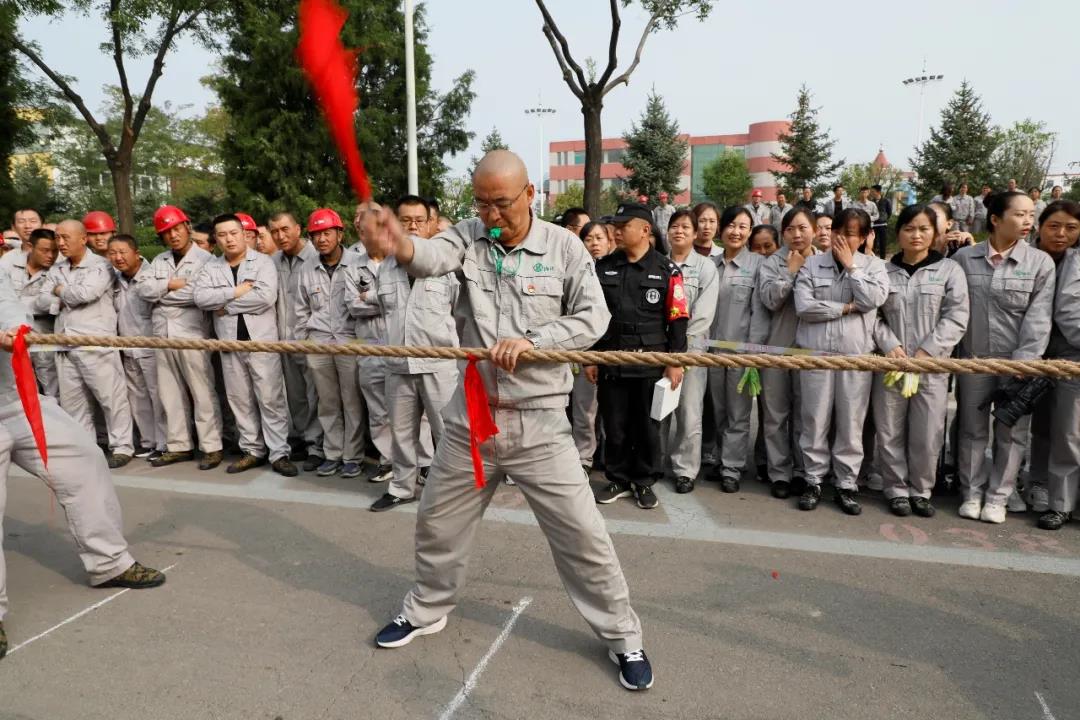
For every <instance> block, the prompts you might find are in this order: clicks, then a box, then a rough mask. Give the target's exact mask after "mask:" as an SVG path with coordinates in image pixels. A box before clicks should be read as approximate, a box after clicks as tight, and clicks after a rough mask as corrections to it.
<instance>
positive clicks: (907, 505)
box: [844, 497, 911, 517]
mask: <svg viewBox="0 0 1080 720" xmlns="http://www.w3.org/2000/svg"><path fill="white" fill-rule="evenodd" d="M844 512H847V510H845V511H844ZM889 512H891V513H892V514H893V515H896V516H897V517H907V516H908V515H910V514H911V501H910V500H908V499H907V498H906V497H894V498H893V499H892V500H890V501H889ZM853 514H855V515H858V513H853Z"/></svg>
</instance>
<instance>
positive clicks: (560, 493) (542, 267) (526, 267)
mask: <svg viewBox="0 0 1080 720" xmlns="http://www.w3.org/2000/svg"><path fill="white" fill-rule="evenodd" d="M473 192H474V195H475V198H476V201H475V209H476V211H477V213H478V214H479V217H477V218H470V219H468V220H464V221H462V222H460V223H458V224H457V225H455V226H453V227H452V228H450V229H449V230H447V231H446V232H443V233H440V234H438V235H436V236H435V237H434V238H431V239H430V240H427V241H423V240H419V239H417V238H414V237H410V236H409V235H408V234H407V233H406V232H405V231H404V230H403V229H402V227H401V224H400V223H399V222H398V220H397V218H395V217H394V215H393V214H392V213H391V212H390V211H389V210H386V209H383V210H380V211H378V212H373V213H368V215H367V218H366V223H365V228H366V229H365V236H366V237H368V238H370V240H369V242H371V243H373V244H375V245H377V246H379V248H380V252H381V253H384V254H385V255H387V256H394V257H395V258H396V259H397V262H399V263H400V264H401V265H402V266H403V267H404V268H406V269H407V270H408V272H409V274H410V275H411V276H413V277H415V278H417V282H419V279H420V278H429V277H439V276H442V275H445V274H446V273H453V274H454V275H455V276H456V277H457V280H458V282H460V283H461V292H460V294H459V296H458V301H457V302H456V303H455V306H454V311H455V316H456V319H457V322H458V324H459V327H460V333H461V344H462V345H463V346H468V347H487V348H490V351H489V352H490V358H491V359H490V361H486V362H482V363H480V364H479V365H478V366H477V369H478V370H479V373H480V376H481V379H482V382H483V385H484V388H485V390H486V393H487V396H488V400H489V402H490V404H491V409H492V411H493V415H494V421H495V424H496V425H497V426H498V428H499V432H498V434H497V435H495V436H494V438H492V439H491V440H488V441H487V442H485V443H482V444H481V445H480V446H479V453H480V455H481V457H482V459H483V465H484V474H485V476H486V478H487V483H486V485H485V486H484V487H483V488H482V489H480V490H477V488H476V486H475V484H474V483H475V480H474V476H473V464H472V457H471V451H470V440H469V439H470V426H469V423H468V420H467V417H468V416H467V411H466V401H465V393H464V390H463V387H462V386H460V385H459V386H458V387H457V389H456V392H455V394H454V398H453V399H452V400H451V401H450V405H449V406H448V409H447V412H445V413H444V422H445V432H444V434H443V438H442V443H441V444H440V445H439V449H438V452H437V454H436V458H435V462H434V463H433V464H432V466H431V473H430V479H429V481H428V483H427V485H426V487H425V489H424V493H423V495H421V497H420V507H419V510H418V511H417V525H416V568H417V575H418V577H417V582H416V585H415V586H414V587H413V589H412V590H411V591H410V592H409V593H408V595H407V596H406V597H405V602H404V606H403V608H402V611H401V614H400V615H399V616H398V617H397V618H396V619H395V620H394V621H393V622H392V623H390V624H389V625H387V626H386V627H385V628H383V629H382V630H381V631H380V632H379V634H378V636H377V637H376V643H377V644H378V645H379V646H380V647H387V648H395V647H401V646H403V645H406V644H408V643H409V642H411V641H412V640H413V639H415V638H416V637H418V636H420V635H431V634H433V633H437V632H439V631H440V630H442V629H443V628H444V627H445V626H446V616H447V615H448V614H449V613H450V612H451V611H452V610H453V609H454V607H455V605H456V604H457V599H458V595H459V593H460V591H461V588H462V585H463V584H464V581H465V569H466V566H467V565H468V559H469V555H470V551H471V547H472V541H473V539H474V538H475V536H476V530H477V529H478V526H479V524H480V520H481V518H482V517H483V514H484V510H485V509H486V508H487V506H488V504H489V503H490V501H491V498H492V495H493V494H494V492H495V490H496V489H497V488H498V487H499V486H500V484H501V483H500V482H499V481H500V480H502V478H503V477H504V476H506V475H511V476H513V478H514V480H515V481H516V482H517V485H518V487H520V488H521V491H522V493H524V495H525V497H526V499H527V500H528V502H529V505H530V506H531V507H532V508H533V512H534V513H535V514H536V519H537V522H538V523H539V526H540V529H541V531H542V532H543V533H544V534H545V535H546V536H547V539H548V544H549V546H550V547H551V551H552V554H553V555H554V558H555V568H556V570H557V571H558V573H559V576H560V577H561V579H562V581H563V585H564V586H565V587H566V589H567V592H568V593H569V594H570V598H571V600H572V601H573V602H574V604H575V605H576V606H577V609H578V610H579V611H580V612H581V614H582V616H583V617H584V618H585V620H586V621H587V622H588V623H589V625H590V626H591V627H592V629H593V631H594V632H595V633H596V634H597V635H598V636H600V637H601V638H603V639H604V641H605V642H606V644H607V645H608V654H609V657H610V658H611V659H612V660H613V661H614V662H616V663H617V664H618V665H619V668H620V673H619V677H620V682H621V683H622V685H623V686H624V687H626V688H627V689H630V690H643V689H646V688H648V687H650V686H651V685H652V682H653V676H652V669H651V667H650V665H649V661H648V658H647V657H646V656H645V653H644V651H643V650H642V640H641V622H640V621H639V620H638V617H637V615H636V614H635V613H634V611H633V609H632V608H631V607H630V597H629V590H628V588H627V586H626V580H625V578H624V577H623V573H622V569H621V568H620V566H619V561H618V558H617V557H616V556H615V549H614V547H613V546H612V544H611V538H610V537H609V536H608V533H607V531H606V530H605V528H604V521H603V518H602V517H600V514H599V512H598V511H597V509H596V505H595V503H594V502H593V497H592V491H591V490H590V488H589V482H588V479H587V478H586V477H585V474H584V473H582V472H581V467H580V466H579V464H578V453H577V449H576V448H575V447H574V441H573V438H572V435H571V432H570V421H569V420H568V419H567V417H566V404H567V396H568V394H569V392H570V387H571V385H572V383H573V378H572V375H571V373H570V366H569V365H566V364H559V363H527V364H523V365H520V366H519V365H518V358H519V357H520V355H521V353H523V352H525V351H526V350H531V349H534V348H539V349H544V348H561V349H567V350H569V349H585V348H588V347H590V346H591V345H592V344H593V343H594V342H596V341H597V340H598V339H599V338H600V336H601V335H603V333H604V330H605V329H606V327H607V323H608V320H609V319H610V313H609V312H608V310H607V306H606V305H605V303H604V296H603V293H602V291H601V289H600V283H599V281H598V280H597V278H596V271H595V268H594V266H593V263H592V260H591V259H590V258H589V255H588V253H587V252H586V251H585V246H584V245H583V244H582V243H581V241H580V240H579V239H578V238H576V237H574V236H573V235H571V234H570V233H569V232H567V231H566V230H564V229H562V228H559V227H557V226H555V225H552V224H550V223H547V222H544V221H543V220H540V219H539V218H536V217H534V216H533V214H532V212H531V210H530V208H531V205H532V201H533V200H534V198H535V195H536V190H535V188H533V186H532V185H531V184H530V183H529V181H528V174H527V172H526V170H525V164H524V163H523V162H522V161H521V158H519V157H518V156H517V155H515V154H513V153H512V152H510V151H508V150H495V151H493V152H490V153H488V154H487V155H485V156H484V158H483V159H482V160H481V161H480V163H479V164H478V165H477V167H476V170H475V171H474V172H473Z"/></svg>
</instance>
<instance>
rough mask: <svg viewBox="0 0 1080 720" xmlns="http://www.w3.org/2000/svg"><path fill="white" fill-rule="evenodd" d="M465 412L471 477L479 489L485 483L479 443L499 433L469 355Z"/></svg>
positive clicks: (481, 380) (474, 363)
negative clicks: (470, 453)
mask: <svg viewBox="0 0 1080 720" xmlns="http://www.w3.org/2000/svg"><path fill="white" fill-rule="evenodd" d="M465 412H466V414H467V415H468V416H469V450H470V452H472V466H473V477H474V478H475V479H476V488H477V489H478V490H479V489H481V488H483V487H484V486H485V485H486V484H487V483H486V482H485V481H484V460H483V458H482V457H480V444H481V443H483V442H485V441H487V440H488V439H489V438H491V437H492V436H494V435H497V434H498V433H499V428H498V427H496V426H495V420H494V419H493V418H492V417H491V405H490V404H489V403H488V396H487V390H486V389H485V388H484V380H483V378H481V377H480V371H479V370H477V369H476V358H474V357H472V356H470V357H469V364H468V365H466V366H465Z"/></svg>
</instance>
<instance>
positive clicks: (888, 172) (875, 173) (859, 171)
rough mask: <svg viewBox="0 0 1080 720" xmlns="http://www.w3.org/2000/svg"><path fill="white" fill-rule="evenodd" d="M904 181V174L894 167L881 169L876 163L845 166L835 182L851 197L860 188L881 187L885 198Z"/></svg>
mask: <svg viewBox="0 0 1080 720" xmlns="http://www.w3.org/2000/svg"><path fill="white" fill-rule="evenodd" d="M903 181H904V174H903V173H902V172H900V171H899V170H897V169H896V168H894V167H891V166H890V167H884V168H883V167H881V166H880V165H878V164H877V163H873V162H869V163H863V164H858V165H845V166H844V169H843V170H841V171H840V177H839V178H838V179H837V182H838V183H840V184H841V185H843V186H844V188H845V189H846V190H847V191H848V194H850V195H851V196H852V197H854V196H855V194H856V193H857V192H858V190H859V188H861V187H873V186H874V185H880V186H881V192H882V194H883V195H885V196H887V197H888V196H891V195H892V193H893V191H894V190H896V189H898V188H899V187H900V183H902V182H903Z"/></svg>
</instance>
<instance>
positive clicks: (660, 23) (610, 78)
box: [536, 0, 713, 215]
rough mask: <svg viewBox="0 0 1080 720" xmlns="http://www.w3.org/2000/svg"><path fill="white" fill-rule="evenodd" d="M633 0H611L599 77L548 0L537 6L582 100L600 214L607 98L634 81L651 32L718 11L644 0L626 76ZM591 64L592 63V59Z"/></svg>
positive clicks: (590, 201) (594, 201) (588, 185)
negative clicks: (575, 50)
mask: <svg viewBox="0 0 1080 720" xmlns="http://www.w3.org/2000/svg"><path fill="white" fill-rule="evenodd" d="M631 3H632V0H609V4H610V7H611V33H610V35H609V36H608V60H607V64H606V66H605V67H604V70H603V71H602V72H601V73H600V75H599V76H596V73H595V70H594V69H593V68H592V67H591V66H590V67H589V72H588V73H587V72H586V70H585V69H584V68H582V67H581V64H580V63H578V62H577V61H576V60H575V59H574V57H573V55H571V54H570V43H569V42H568V41H567V40H566V36H565V35H563V33H562V31H561V30H560V29H559V27H558V25H556V24H555V19H554V18H553V17H552V16H551V13H550V12H549V11H548V8H547V4H546V3H545V0H536V6H537V7H538V8H539V9H540V14H541V15H542V16H543V18H544V26H543V31H544V37H546V38H547V41H548V44H549V45H551V51H552V52H553V53H554V54H555V61H556V62H557V63H558V65H559V72H560V73H561V74H562V78H563V81H564V82H565V83H566V84H567V86H568V87H569V88H570V92H572V93H573V94H574V97H576V98H577V99H578V101H579V102H580V103H581V114H582V115H583V116H584V120H585V188H584V191H583V193H584V207H585V209H586V210H588V211H589V213H590V215H598V214H599V209H600V195H601V187H602V184H601V181H600V164H601V161H602V159H603V148H602V144H603V138H604V133H603V126H602V124H601V121H600V114H601V111H602V110H603V107H604V97H605V96H606V95H607V94H608V93H609V92H611V91H612V90H614V89H615V88H617V87H618V86H619V85H628V84H629V83H630V76H631V75H633V73H634V70H636V69H637V66H638V64H639V63H640V62H641V53H642V51H643V50H644V48H645V41H646V40H648V39H649V36H650V35H651V34H652V33H654V32H657V31H658V30H660V29H661V28H664V29H667V30H672V29H674V28H675V26H676V25H677V24H678V22H679V18H681V17H683V16H685V15H694V16H695V17H696V18H697V19H698V20H704V19H705V18H706V17H707V16H708V15H709V12H710V11H711V10H712V6H713V2H712V0H640V5H641V7H642V9H643V10H644V11H645V12H647V13H648V14H649V19H648V20H647V21H646V23H645V28H644V29H643V30H642V33H641V36H640V38H639V39H638V43H637V49H636V50H635V52H634V59H633V60H632V61H631V62H630V65H629V66H627V68H626V70H624V71H623V72H622V73H621V74H619V75H617V76H616V75H615V72H616V71H617V68H618V64H619V58H618V51H619V32H620V30H621V29H622V18H621V17H620V14H619V6H620V5H621V6H622V7H624V8H625V7H628V6H629V5H630V4H631ZM587 65H588V63H587Z"/></svg>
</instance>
